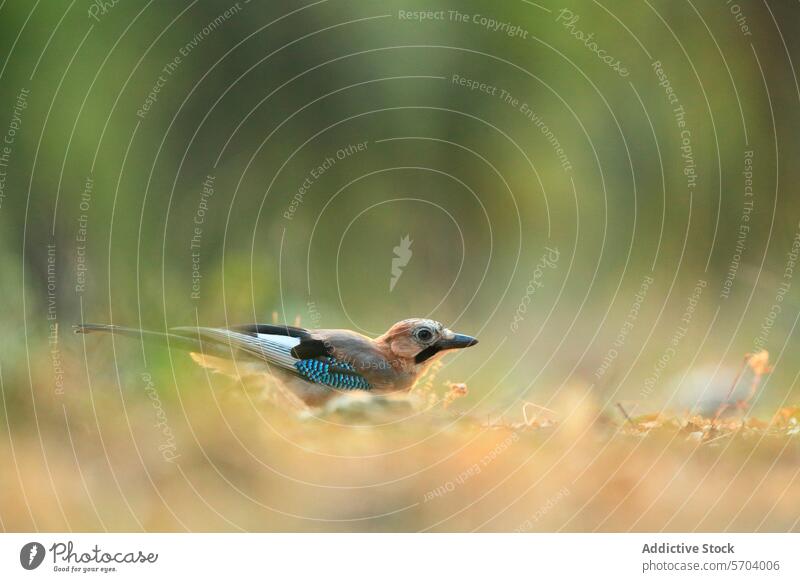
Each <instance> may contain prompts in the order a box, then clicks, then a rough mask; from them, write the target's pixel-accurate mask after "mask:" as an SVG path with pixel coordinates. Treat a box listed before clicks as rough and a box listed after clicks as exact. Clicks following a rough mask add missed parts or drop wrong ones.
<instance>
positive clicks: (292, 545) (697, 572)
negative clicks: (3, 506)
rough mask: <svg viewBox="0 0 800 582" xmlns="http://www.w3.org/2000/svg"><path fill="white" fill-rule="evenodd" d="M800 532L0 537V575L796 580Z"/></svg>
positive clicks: (329, 580) (373, 581) (375, 581)
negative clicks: (584, 577)
mask: <svg viewBox="0 0 800 582" xmlns="http://www.w3.org/2000/svg"><path fill="white" fill-rule="evenodd" d="M798 564H800V534H605V533H597V534H67V533H62V534H37V533H25V534H16V533H14V534H2V535H0V580H48V579H56V580H63V579H66V578H69V579H72V580H89V579H103V580H143V579H146V580H148V581H152V580H186V579H189V578H186V577H187V576H202V579H203V580H207V579H210V577H212V576H233V577H234V578H231V580H236V579H240V578H242V577H245V576H247V577H252V576H253V575H258V576H260V577H262V578H261V579H265V580H281V581H283V580H315V579H319V580H325V582H334V581H338V580H343V581H344V580H346V581H347V582H357V581H360V580H369V581H370V582H379V581H380V582H385V581H387V580H403V581H404V582H409V581H414V582H415V581H416V580H435V579H439V578H438V577H442V578H441V579H445V578H444V577H446V579H448V580H451V579H453V578H455V579H457V580H459V581H460V580H481V581H485V580H493V579H503V577H508V579H512V578H511V577H513V579H522V580H541V579H552V580H559V579H570V580H572V579H578V577H579V576H586V577H587V578H586V579H590V580H606V579H608V580H615V581H616V580H667V579H669V580H709V581H711V580H724V581H726V582H727V581H730V580H753V581H756V580H758V581H761V580H800V568H798Z"/></svg>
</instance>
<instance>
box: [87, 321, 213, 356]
mask: <svg viewBox="0 0 800 582" xmlns="http://www.w3.org/2000/svg"><path fill="white" fill-rule="evenodd" d="M73 329H74V330H75V333H110V334H113V335H121V336H126V337H133V338H140V339H145V340H148V341H156V342H158V343H160V344H164V345H170V346H172V347H175V348H178V349H182V350H187V351H190V352H197V351H201V349H205V348H206V347H207V346H204V345H203V346H201V343H200V341H198V340H197V339H196V338H192V337H187V336H185V335H182V334H177V333H163V332H160V331H150V330H147V329H136V328H133V327H122V326H119V325H109V324H107V323H81V324H77V325H74V326H73ZM212 349H213V350H214V351H215V352H216V351H217V350H216V348H212Z"/></svg>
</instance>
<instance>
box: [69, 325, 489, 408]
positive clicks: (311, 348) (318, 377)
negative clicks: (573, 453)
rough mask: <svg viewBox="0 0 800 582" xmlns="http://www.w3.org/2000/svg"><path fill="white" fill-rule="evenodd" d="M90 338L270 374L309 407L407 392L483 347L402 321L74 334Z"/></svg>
mask: <svg viewBox="0 0 800 582" xmlns="http://www.w3.org/2000/svg"><path fill="white" fill-rule="evenodd" d="M92 332H110V333H114V334H120V335H125V336H133V337H142V338H153V339H158V340H160V341H162V342H165V343H168V344H169V345H171V346H173V347H177V348H180V349H185V350H187V351H189V352H190V355H191V357H192V359H193V360H194V361H195V362H197V363H198V364H200V365H201V366H203V367H206V368H211V369H213V370H215V371H218V372H221V373H225V374H228V375H231V376H234V377H245V376H255V375H263V374H269V373H272V374H274V375H276V376H278V378H279V379H280V380H282V383H283V385H284V386H286V387H287V388H288V389H289V390H290V391H291V392H292V393H294V394H295V395H296V396H297V397H298V398H300V399H301V400H302V401H303V402H304V403H305V404H306V405H308V406H321V405H322V404H324V403H325V402H326V401H328V400H329V399H330V398H331V397H333V396H336V395H337V394H339V393H341V392H342V391H350V390H365V391H369V392H370V393H373V394H387V393H390V392H403V391H408V390H410V389H411V388H412V387H413V386H414V383H415V382H416V381H417V380H418V379H419V378H420V377H421V376H422V375H423V373H424V372H425V370H426V369H427V368H428V366H430V364H431V363H432V362H433V361H434V360H435V359H436V358H439V357H440V356H441V355H442V354H443V353H444V352H446V351H448V350H453V349H458V348H466V347H469V346H474V345H475V344H477V343H478V340H477V339H475V338H473V337H470V336H468V335H462V334H459V333H453V332H452V331H450V330H449V329H447V328H446V327H444V326H443V325H442V324H441V323H439V322H438V321H433V320H431V319H404V320H403V321H400V322H398V323H395V324H394V325H393V326H392V327H390V328H389V331H387V332H386V333H384V334H383V335H381V336H380V337H377V338H375V339H371V338H369V337H367V336H365V335H362V334H360V333H357V332H354V331H350V330H346V329H316V330H309V329H303V328H300V327H292V326H288V325H263V324H254V325H244V326H237V327H232V328H229V329H228V328H212V327H177V328H173V329H171V330H170V332H169V333H161V332H155V331H146V330H139V329H134V328H127V327H119V326H116V325H107V324H91V323H87V324H81V325H76V326H75V333H92Z"/></svg>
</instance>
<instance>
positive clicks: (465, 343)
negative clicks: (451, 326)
mask: <svg viewBox="0 0 800 582" xmlns="http://www.w3.org/2000/svg"><path fill="white" fill-rule="evenodd" d="M477 343H478V340H477V339H475V338H474V337H472V336H469V335H464V334H462V333H454V334H452V335H451V336H450V337H443V338H442V339H440V340H439V341H438V342H436V347H438V348H439V349H440V350H455V349H459V348H468V347H470V346H474V345H475V344H477Z"/></svg>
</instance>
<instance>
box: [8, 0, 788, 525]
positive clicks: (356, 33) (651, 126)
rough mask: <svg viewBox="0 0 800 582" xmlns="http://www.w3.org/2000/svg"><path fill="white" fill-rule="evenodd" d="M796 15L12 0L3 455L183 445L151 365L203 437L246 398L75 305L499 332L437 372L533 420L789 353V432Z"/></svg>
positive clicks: (783, 8)
mask: <svg viewBox="0 0 800 582" xmlns="http://www.w3.org/2000/svg"><path fill="white" fill-rule="evenodd" d="M456 10H457V12H458V14H456V12H455V11H456ZM420 11H421V13H422V15H421V16H420ZM423 16H424V17H425V18H422V17H423ZM576 17H577V18H576ZM512 26H516V27H517V28H511V27H512ZM799 26H800V19H798V13H797V8H796V6H788V5H785V4H784V3H777V2H771V3H765V4H751V3H744V2H742V3H740V4H734V3H726V2H715V3H691V2H685V3H682V2H653V3H647V2H643V3H639V2H625V3H598V2H572V3H569V4H567V5H556V4H552V3H550V2H547V1H544V2H541V3H533V2H527V1H513V2H512V1H509V2H502V3H495V2H487V1H463V2H459V3H458V4H457V9H456V8H453V6H452V5H441V4H436V3H433V4H430V3H420V2H404V1H401V2H395V1H386V2H365V1H360V2H354V1H346V0H342V1H340V0H329V1H320V2H309V3H294V2H257V1H252V2H245V1H240V2H238V3H231V2H185V3H171V2H152V1H151V2H147V3H144V2H142V3H134V2H118V3H116V4H113V3H112V2H105V3H103V2H85V1H84V2H80V1H74V2H48V3H39V2H37V3H34V4H32V3H30V2H22V1H15V0H9V1H8V2H3V3H2V4H0V30H1V33H0V133H2V134H3V135H4V136H5V137H6V138H7V139H6V144H5V145H6V147H7V149H6V150H5V151H6V157H5V162H4V163H3V165H2V166H0V169H1V170H2V172H3V175H2V178H3V179H4V181H3V182H2V187H3V189H2V198H0V201H1V202H2V204H1V205H0V240H1V241H2V242H1V243H0V264H2V277H0V297H1V298H2V300H0V313H2V322H3V325H2V327H1V328H0V371H1V372H2V374H1V375H2V388H3V392H2V400H3V405H4V415H3V416H2V417H0V418H2V421H3V422H4V423H5V424H6V426H7V427H8V431H4V432H7V434H8V436H9V444H7V445H6V446H5V447H4V448H5V453H4V454H5V457H4V458H5V459H6V460H7V461H8V462H9V463H11V462H12V461H14V459H17V461H18V460H19V456H18V455H20V454H21V453H19V451H17V456H15V455H14V454H13V453H14V450H15V449H14V446H13V442H14V438H13V436H17V438H18V439H20V438H23V439H24V437H23V436H22V435H28V437H30V439H31V441H30V442H31V443H33V444H32V445H31V446H33V447H34V449H37V447H38V448H39V449H41V451H47V450H48V447H52V446H59V445H64V444H65V443H68V442H70V441H69V438H71V436H70V435H67V433H66V432H64V430H65V429H66V428H69V427H71V426H72V427H73V428H74V429H75V430H77V431H78V434H81V435H82V436H81V437H80V438H79V439H78V442H79V443H81V442H85V443H87V444H85V447H83V446H82V445H80V444H78V445H77V446H76V445H75V443H74V442H72V445H73V446H72V447H71V449H72V451H73V453H74V455H75V458H76V459H77V458H82V456H83V455H91V454H92V453H91V451H93V452H94V453H96V454H97V455H102V456H103V457H106V456H108V455H112V456H113V454H114V453H113V451H112V452H109V451H110V450H112V449H113V448H114V446H113V445H108V447H106V444H104V442H103V439H102V438H98V435H99V437H102V435H103V429H102V428H101V427H106V426H108V427H117V428H119V427H127V428H126V430H127V429H129V430H130V434H129V435H128V436H127V437H125V438H127V439H128V440H129V441H130V443H128V445H125V446H122V445H120V446H121V447H122V448H121V449H120V452H119V458H118V459H117V461H118V465H114V463H113V462H112V464H111V466H112V467H113V466H124V463H125V461H124V459H125V458H128V457H127V455H129V454H133V453H134V452H136V451H139V453H140V457H141V451H140V450H139V449H138V448H137V447H134V445H132V444H131V443H141V442H142V441H143V439H144V440H147V439H148V438H150V439H152V438H156V437H153V435H152V434H151V433H152V429H151V424H152V423H151V420H152V419H151V418H150V417H151V416H152V411H151V409H150V408H148V407H149V406H150V401H149V400H148V394H147V393H146V392H144V391H143V390H144V384H143V382H142V374H151V375H152V378H153V380H154V382H155V385H156V386H157V392H158V398H159V402H160V405H161V406H163V409H164V410H165V411H166V415H167V416H169V417H170V419H171V422H172V423H174V424H175V425H181V426H183V424H184V423H186V426H191V425H192V417H191V415H190V414H189V413H188V412H187V411H188V410H191V409H193V408H192V407H193V406H196V408H197V409H198V410H203V409H204V408H205V407H206V406H211V405H212V404H213V403H216V402H217V397H218V395H219V394H220V393H222V392H224V391H225V390H230V389H231V388H230V386H227V385H226V384H225V382H224V381H222V380H221V379H219V378H216V377H208V376H207V375H206V374H205V373H204V372H203V371H202V370H200V369H197V368H195V367H194V366H193V365H192V363H191V362H190V361H189V359H188V358H187V357H186V356H185V355H183V354H181V353H178V352H175V353H172V354H170V353H168V352H166V351H165V350H164V349H161V348H150V347H148V348H146V350H144V351H143V348H142V346H140V345H139V344H138V343H137V342H123V341H121V340H117V341H115V342H114V343H113V344H112V342H111V340H110V338H96V337H86V338H83V337H80V336H79V337H76V336H73V334H72V332H71V329H70V327H71V325H72V324H73V323H76V322H79V321H87V322H114V323H118V324H122V325H131V326H142V327H146V328H151V329H157V330H163V329H166V328H167V327H170V326H178V325H194V324H197V323H199V324H201V325H233V324H238V323H245V322H252V321H262V322H271V321H273V319H274V318H275V319H277V320H278V321H285V322H288V323H293V322H295V321H299V322H300V324H301V325H306V326H309V327H348V328H352V329H357V330H359V331H362V332H364V333H367V334H370V335H377V334H379V333H381V332H382V331H384V330H385V329H386V328H387V327H388V326H389V325H391V324H392V323H393V322H395V321H397V320H400V319H404V318H407V317H412V316H421V317H424V316H430V317H433V318H435V319H438V320H441V321H443V322H445V323H446V324H447V325H449V326H451V327H452V328H453V329H456V330H458V331H462V332H464V333H469V334H472V335H476V336H477V337H479V338H480V340H481V343H480V344H479V345H478V346H476V347H475V348H472V349H470V350H468V351H465V352H463V353H459V354H457V355H454V356H451V357H449V358H448V359H447V360H445V366H444V368H443V370H442V371H441V372H440V377H439V381H440V382H442V381H444V380H452V381H459V382H466V383H467V384H468V386H469V389H470V391H469V395H468V396H467V397H466V398H465V399H463V400H462V401H459V406H460V407H461V410H462V411H463V412H465V413H466V414H470V415H477V416H486V415H490V416H495V417H499V416H503V417H506V418H510V419H515V420H518V419H519V417H520V416H521V414H520V408H519V407H520V404H521V403H522V402H523V401H535V402H537V403H539V404H542V405H545V406H548V407H552V406H553V404H552V403H553V402H555V401H557V399H558V397H559V394H561V393H562V392H563V391H564V390H565V389H569V388H570V387H575V386H578V387H581V388H582V389H583V388H585V389H586V390H587V392H586V393H587V394H590V395H591V398H592V399H593V401H594V402H596V406H597V409H598V410H600V411H603V410H609V409H611V408H612V407H613V405H614V404H615V403H616V402H618V401H623V402H625V403H626V406H628V407H630V409H631V410H637V411H640V412H642V413H644V412H653V411H658V410H661V409H662V408H664V407H666V408H670V409H677V410H683V409H690V408H692V407H694V406H695V405H696V403H697V402H698V401H699V400H702V399H705V398H707V397H708V398H710V399H711V400H714V398H717V399H719V397H720V396H719V395H720V394H724V393H726V392H727V390H728V387H729V386H730V382H731V380H732V378H733V377H734V375H735V373H736V371H737V369H738V366H739V364H740V362H741V360H742V357H743V355H744V354H745V353H747V352H752V351H754V350H755V349H767V350H769V351H770V354H771V361H772V363H773V364H775V370H774V372H773V373H772V375H771V376H770V377H769V378H768V379H767V380H766V381H765V382H764V383H762V385H761V387H760V389H759V392H758V394H757V395H756V398H755V399H754V401H753V404H754V407H755V409H756V412H755V414H756V415H758V416H763V417H766V418H769V417H770V416H771V415H772V413H773V412H774V410H775V409H776V408H778V407H780V406H785V405H787V404H791V403H794V402H795V401H796V397H797V388H796V385H795V380H796V376H797V374H798V372H799V371H800V363H798V362H797V361H796V360H794V358H793V357H792V354H794V353H795V351H796V349H797V346H798V340H797V337H796V334H795V333H794V329H795V324H796V322H797V317H798V313H799V312H800V292H798V287H800V282H798V281H795V280H794V279H793V275H794V273H793V268H794V259H795V258H796V257H795V256H794V253H795V252H796V250H797V248H796V247H793V244H796V243H795V241H796V240H797V237H798V236H800V234H799V233H800V224H799V223H800V204H798V198H797V194H796V193H795V187H796V184H797V182H798V179H800V174H799V172H800V168H798V164H797V163H796V160H797V159H798V154H800V152H798V143H799V142H798V140H797V135H798V130H800V127H798V120H800V108H799V107H798V102H799V101H800V90H799V89H798V83H797V78H796V76H795V73H794V70H793V67H792V60H794V61H795V62H796V61H797V57H798V50H797V42H798V41H797V38H798V34H797V33H798V27H799ZM590 35H591V36H590ZM606 56H607V57H608V59H607V60H609V61H611V62H612V66H609V65H608V64H607V63H606V62H604V60H603V58H604V57H606ZM617 61H618V62H619V63H620V65H619V66H618V67H617V68H619V67H623V69H624V72H625V73H626V74H624V75H623V74H621V72H622V71H620V70H614V66H613V65H614V63H616V62H617ZM657 63H660V65H659V64H657ZM660 73H663V75H662V76H660ZM460 79H465V80H466V81H463V82H460V81H459V80H460ZM667 85H668V86H669V87H670V89H671V90H672V91H673V92H674V93H672V94H673V95H674V97H673V99H674V102H672V103H670V101H669V96H670V94H669V93H668V92H667ZM676 108H682V110H683V113H681V114H678V113H677V112H676ZM681 121H682V122H684V123H685V125H684V126H681V125H679V122H681ZM12 134H13V135H12ZM8 139H10V143H9V142H8ZM357 144H363V145H362V146H361V147H360V149H359V147H358V145H357ZM337 152H338V155H337ZM0 153H2V151H0ZM326 160H328V161H327V162H326ZM750 162H752V164H750ZM320 166H324V167H323V168H322V169H321V170H320V169H319V167H320ZM745 172H749V173H747V174H746V173H745ZM204 183H205V184H206V186H205V191H204ZM209 184H210V185H211V186H210V187H209ZM301 188H302V189H303V191H302V193H298V191H299V190H300V189H301ZM212 191H213V192H212ZM405 236H409V237H410V239H411V240H412V241H413V243H412V246H411V250H412V256H411V258H410V260H409V261H408V264H407V266H405V267H404V268H403V270H402V276H401V277H400V278H399V279H398V280H397V282H396V285H395V286H394V288H393V289H391V290H390V280H391V276H392V270H391V269H392V258H393V257H394V254H393V253H394V250H393V249H394V247H396V246H397V245H398V244H399V243H400V240H401V238H403V237H405ZM193 237H194V238H193ZM193 243H194V244H193ZM548 249H550V250H548ZM554 250H555V251H557V252H555V254H554ZM554 256H557V259H556V260H553V257H554ZM543 257H550V258H548V259H547V260H544V261H543ZM643 285H644V287H643ZM698 285H699V286H700V288H701V291H702V292H700V293H698V292H696V291H695V290H696V289H697V288H698ZM643 290H644V292H643ZM637 294H638V296H637ZM776 306H777V307H776ZM273 314H276V315H273ZM56 324H57V325H56ZM745 382H746V380H745ZM745 388H746V386H745ZM190 401H191V402H192V403H194V404H187V402H190ZM265 407H266V406H265ZM254 410H255V412H254V411H252V410H251V412H250V413H251V414H253V415H254V417H253V418H257V417H258V415H259V414H261V413H262V412H261V411H258V406H255V407H254ZM136 414H141V415H142V419H143V420H141V422H139V421H137V420H136V418H138V417H137V416H135V415H136ZM131 419H134V420H131ZM126 420H127V423H126ZM250 421H252V418H251V419H250ZM250 421H248V422H250ZM253 422H254V424H253V426H258V423H255V421H253ZM231 424H232V426H233V427H234V428H231ZM245 425H246V423H244V422H242V424H240V425H238V426H245ZM214 426H216V425H214ZM221 426H223V428H221V429H220V430H233V431H234V432H235V430H236V429H235V427H236V426H237V423H236V421H235V420H234V421H232V423H223V425H221ZM248 426H249V425H248ZM106 430H113V429H112V428H107V429H106ZM253 430H256V429H255V428H254V429H253ZM180 431H181V429H179V428H177V426H176V428H175V432H180ZM199 433H200V434H203V430H202V429H200V431H199ZM192 434H195V433H192ZM205 434H206V435H208V433H205ZM148 435H149V436H148ZM195 436H197V434H195ZM75 438H78V437H75ZM120 438H122V437H120ZM220 438H222V437H220ZM18 442H19V440H18ZM154 446H156V445H152V444H151V445H141V447H142V448H143V449H144V450H146V451H147V450H149V451H150V452H151V453H152V451H153V450H154V449H153V447H154ZM126 447H128V448H126ZM130 447H133V448H130ZM148 447H149V448H148ZM123 451H127V452H123ZM234 456H235V455H234ZM249 460H252V459H249V457H247V455H245V456H244V457H243V458H240V457H236V458H235V459H234V458H233V457H231V458H230V459H229V460H228V462H229V463H231V465H232V466H231V467H230V469H231V471H233V472H235V471H236V470H237V467H236V465H237V463H242V464H244V465H246V464H247V462H248V461H249ZM51 462H52V460H51ZM41 463H42V461H41V460H40V461H37V462H36V464H37V466H39V465H41ZM43 463H44V466H46V467H45V468H47V469H48V470H47V471H46V472H45V473H43V475H44V474H50V467H49V465H48V459H47V455H46V454H45V455H43ZM39 468H40V469H41V467H39ZM238 469H241V467H238ZM31 470H33V469H31ZM118 470H119V469H118ZM20 471H21V473H20V474H22V475H24V471H23V470H22V469H20ZM98 471H99V469H98ZM121 471H122V475H118V474H115V475H114V479H113V481H114V482H117V481H118V482H121V483H124V481H125V476H124V473H125V471H124V470H121ZM112 472H113V471H112ZM89 473H91V471H89ZM222 473H223V474H226V471H225V470H223V471H222ZM15 474H16V473H15ZM7 478H8V479H12V476H9V477H7ZM108 478H109V476H108V475H106V476H105V477H102V478H101V477H98V479H99V482H100V483H107V482H109V481H107V479H108ZM138 478H141V479H145V477H144V476H143V475H142V474H138ZM20 479H21V481H20V483H22V482H26V479H25V477H24V476H23V477H21V478H20ZM50 479H51V481H52V480H53V477H52V476H51V478H50ZM88 479H89V481H90V482H89V484H88V486H87V487H88V488H89V489H90V490H92V488H93V484H92V483H91V478H90V477H89V478H88ZM104 479H105V481H104ZM55 480H56V481H58V478H55ZM14 481H15V483H16V480H14ZM75 482H76V483H79V482H80V480H76V481H75ZM84 485H86V482H85V481H84ZM25 486H26V487H29V486H30V484H29V483H27V482H26V485H25ZM42 486H44V485H42ZM20 487H21V488H24V487H22V485H20ZM75 487H78V485H75ZM123 488H124V486H123ZM132 503H134V505H135V503H136V502H135V501H134V502H132ZM220 511H221V513H225V509H224V508H223V509H222V510H220ZM66 513H67V514H69V510H66ZM100 513H102V509H101V510H100ZM68 521H69V520H68V519H66V521H64V522H55V523H53V524H51V525H50V527H55V528H57V529H58V528H63V527H64V526H65V524H66V523H67V522H68ZM9 523H12V524H16V525H17V526H18V527H22V528H23V529H24V528H26V527H32V526H34V525H36V524H34V523H33V522H28V521H26V518H20V519H19V521H14V520H10V522H9ZM132 523H133V522H120V523H118V524H116V527H123V528H124V527H134V526H133V525H132ZM208 523H211V524H212V525H210V526H209V525H208ZM220 524H221V525H220ZM85 527H89V528H91V527H96V524H95V525H86V526H85ZM152 527H156V528H166V529H170V528H174V527H176V525H175V523H172V522H169V523H166V522H165V523H161V522H159V523H158V524H155V525H152ZM194 527H227V526H225V524H224V523H222V522H220V523H219V524H217V523H215V522H213V521H211V522H207V523H206V522H203V524H200V525H198V524H194ZM248 527H253V528H258V527H265V526H264V524H263V523H262V522H258V521H257V522H255V523H249V524H248ZM287 527H288V526H287ZM291 527H302V526H291ZM387 527H393V526H392V525H389V526H387ZM397 527H409V526H408V525H407V524H406V525H402V526H397ZM412 527H413V526H412ZM459 527H462V526H459ZM468 527H472V525H470V526H468Z"/></svg>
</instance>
